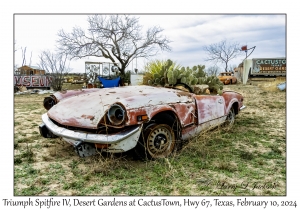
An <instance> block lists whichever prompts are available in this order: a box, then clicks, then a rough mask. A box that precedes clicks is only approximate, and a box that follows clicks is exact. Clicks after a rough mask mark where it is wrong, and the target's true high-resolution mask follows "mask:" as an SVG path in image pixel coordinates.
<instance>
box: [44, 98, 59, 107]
mask: <svg viewBox="0 0 300 210" xmlns="http://www.w3.org/2000/svg"><path fill="white" fill-rule="evenodd" d="M55 104H56V100H55V98H53V97H52V96H48V97H45V99H44V103H43V105H44V108H45V109H46V110H49V109H51V107H53V106H54V105H55Z"/></svg>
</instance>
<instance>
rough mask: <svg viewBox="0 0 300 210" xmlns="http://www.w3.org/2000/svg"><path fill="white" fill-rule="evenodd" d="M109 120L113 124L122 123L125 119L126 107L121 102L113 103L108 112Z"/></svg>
mask: <svg viewBox="0 0 300 210" xmlns="http://www.w3.org/2000/svg"><path fill="white" fill-rule="evenodd" d="M107 117H108V120H109V122H110V123H111V124H113V125H120V124H122V123H123V122H124V120H125V109H124V108H123V107H122V106H120V105H119V104H113V105H112V106H111V107H110V108H109V110H108V112H107Z"/></svg>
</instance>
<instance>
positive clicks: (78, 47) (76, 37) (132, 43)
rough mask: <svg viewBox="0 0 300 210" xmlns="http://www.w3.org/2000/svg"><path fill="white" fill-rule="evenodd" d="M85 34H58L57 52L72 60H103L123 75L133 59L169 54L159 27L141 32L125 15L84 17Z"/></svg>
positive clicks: (77, 29) (79, 30)
mask: <svg viewBox="0 0 300 210" xmlns="http://www.w3.org/2000/svg"><path fill="white" fill-rule="evenodd" d="M88 23H89V27H88V30H87V32H85V31H84V30H83V29H82V28H80V27H74V28H73V31H72V32H71V33H66V32H65V31H64V30H60V31H59V32H58V36H59V40H58V43H59V50H60V52H63V53H64V54H67V55H69V56H70V57H71V59H72V58H77V59H78V58H83V57H88V56H96V57H104V58H107V59H109V60H111V61H112V62H113V63H119V64H120V66H119V67H118V68H119V71H120V74H121V78H122V76H125V69H126V67H127V66H128V65H129V64H130V62H132V61H133V60H134V59H136V58H147V59H148V58H149V57H151V56H154V55H156V54H157V52H158V50H162V51H164V50H165V51H170V50H171V49H170V47H169V45H168V44H169V43H170V40H169V39H167V38H166V37H163V36H162V35H161V32H162V31H163V29H162V28H160V27H157V26H154V27H152V28H149V29H147V31H146V34H143V33H142V26H141V25H139V18H137V17H132V16H129V15H93V16H89V17H88Z"/></svg>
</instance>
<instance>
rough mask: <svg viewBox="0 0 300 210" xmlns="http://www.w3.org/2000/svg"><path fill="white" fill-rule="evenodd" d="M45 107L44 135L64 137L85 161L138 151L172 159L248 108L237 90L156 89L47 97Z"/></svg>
mask: <svg viewBox="0 0 300 210" xmlns="http://www.w3.org/2000/svg"><path fill="white" fill-rule="evenodd" d="M44 107H45V109H46V110H48V111H47V112H46V113H45V114H43V115H42V121H43V123H42V124H41V125H40V126H39V130H40V134H41V135H42V136H43V137H45V138H55V137H61V138H62V139H63V140H64V141H66V142H68V143H70V144H72V145H73V146H74V148H75V151H76V152H77V153H78V155H79V156H81V157H86V156H90V155H94V154H97V153H98V152H99V151H104V152H109V153H121V152H126V151H129V150H131V149H133V150H135V151H136V153H137V154H139V155H140V157H142V156H143V158H150V159H155V158H161V157H167V156H169V155H170V154H171V153H172V152H173V151H174V150H176V148H178V147H179V146H178V145H180V144H181V142H182V141H187V140H189V139H191V138H192V137H195V136H196V135H197V134H199V133H200V132H202V131H203V130H207V129H209V128H212V127H215V126H218V125H221V124H224V123H227V124H232V123H233V122H234V120H235V116H236V115H237V114H238V113H239V112H240V110H242V109H244V108H245V106H244V105H243V96H242V95H241V94H239V93H237V92H234V91H223V94H222V95H207V94H206V95H205V94H203V95H196V94H194V93H192V92H186V91H183V90H182V89H176V87H175V88H174V87H173V88H165V87H152V86H124V87H117V88H102V89H97V88H91V89H82V90H68V91H61V92H56V93H54V94H52V95H50V96H48V97H45V99H44Z"/></svg>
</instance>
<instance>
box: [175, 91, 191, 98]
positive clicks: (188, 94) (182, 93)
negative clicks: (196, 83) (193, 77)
mask: <svg viewBox="0 0 300 210" xmlns="http://www.w3.org/2000/svg"><path fill="white" fill-rule="evenodd" d="M177 96H179V97H181V96H188V97H191V94H190V93H188V92H183V91H182V92H178V93H177Z"/></svg>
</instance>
